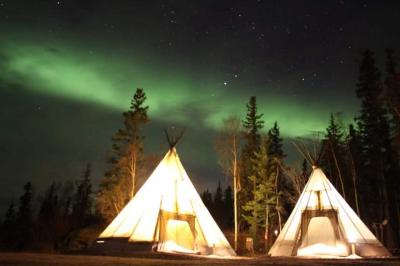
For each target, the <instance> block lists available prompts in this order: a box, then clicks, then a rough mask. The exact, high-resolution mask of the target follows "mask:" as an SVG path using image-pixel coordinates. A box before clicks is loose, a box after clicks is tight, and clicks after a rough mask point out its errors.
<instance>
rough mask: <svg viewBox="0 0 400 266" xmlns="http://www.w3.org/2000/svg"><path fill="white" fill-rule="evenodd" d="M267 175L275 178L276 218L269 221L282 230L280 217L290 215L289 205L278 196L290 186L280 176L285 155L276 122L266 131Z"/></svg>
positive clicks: (283, 177)
mask: <svg viewBox="0 0 400 266" xmlns="http://www.w3.org/2000/svg"><path fill="white" fill-rule="evenodd" d="M267 141H268V143H266V145H267V147H268V173H269V174H270V175H272V176H274V178H275V194H276V196H277V198H276V206H275V210H274V212H276V214H277V215H276V217H275V219H273V220H272V221H271V224H272V225H273V226H276V227H278V228H279V229H281V228H282V218H283V217H282V216H283V215H285V214H286V213H290V210H291V204H290V202H289V201H288V200H286V201H285V198H284V197H282V198H280V197H279V195H281V194H282V193H283V191H288V190H289V189H290V185H289V183H288V182H287V180H286V178H285V175H283V174H281V171H280V169H281V166H283V160H284V158H285V157H286V155H285V154H284V152H283V139H282V138H281V137H280V130H279V126H278V122H276V121H275V123H274V126H273V127H272V128H271V129H270V130H269V131H268V139H267Z"/></svg>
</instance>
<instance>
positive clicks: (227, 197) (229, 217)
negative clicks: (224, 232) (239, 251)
mask: <svg viewBox="0 0 400 266" xmlns="http://www.w3.org/2000/svg"><path fill="white" fill-rule="evenodd" d="M223 206H224V207H223V219H224V227H225V228H232V226H233V191H232V187H231V186H227V187H226V189H225V190H224V205H223Z"/></svg>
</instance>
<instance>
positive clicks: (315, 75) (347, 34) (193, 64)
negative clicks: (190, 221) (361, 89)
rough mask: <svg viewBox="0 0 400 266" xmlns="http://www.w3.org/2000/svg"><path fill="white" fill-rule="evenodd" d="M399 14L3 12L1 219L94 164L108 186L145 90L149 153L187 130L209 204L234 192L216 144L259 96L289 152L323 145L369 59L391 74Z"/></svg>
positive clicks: (304, 5)
mask: <svg viewBox="0 0 400 266" xmlns="http://www.w3.org/2000/svg"><path fill="white" fill-rule="evenodd" d="M116 2H118V3H116ZM399 14H400V1H344V0H343V1H283V0H280V1H266V0H265V1H262V0H260V1H250V0H246V1H220V0H219V1H215V0H214V1H208V0H203V1H183V0H182V1H133V0H132V1H102V0H96V1H84V0H64V1H63V0H60V1H55V0H54V1H45V0H40V1H39V0H38V1H32V0H27V1H18V0H0V99H1V105H0V140H1V141H0V178H1V193H0V211H2V210H3V209H4V206H6V205H8V204H9V203H10V201H11V199H12V198H14V199H16V198H17V197H18V196H19V194H20V191H21V187H22V185H23V184H24V183H25V182H27V181H29V180H31V181H32V182H33V184H34V185H35V187H36V191H37V192H40V191H41V190H42V189H43V187H44V186H45V185H48V184H49V183H50V182H51V181H52V180H60V181H62V180H68V179H77V178H79V177H80V175H81V173H82V171H83V169H84V168H85V165H86V163H88V162H90V163H91V164H92V166H93V175H92V179H93V181H94V183H96V184H97V183H98V180H99V179H100V178H101V176H102V173H103V172H104V170H105V168H106V164H105V162H106V155H107V152H108V151H109V150H110V145H111V142H110V139H111V136H112V135H113V133H114V132H115V131H116V130H117V129H118V128H119V127H121V126H122V116H121V113H122V112H123V111H125V110H127V108H129V104H130V100H131V97H132V95H133V93H134V92H135V89H136V88H137V87H143V88H144V90H145V92H146V94H147V96H148V101H147V104H148V105H149V106H150V113H149V115H150V118H151V120H152V121H151V123H150V124H149V126H148V127H147V129H146V149H147V151H149V152H155V153H157V154H160V155H161V154H164V153H165V152H166V149H167V144H166V141H165V137H164V133H163V131H162V129H163V128H164V127H170V126H175V127H176V128H182V127H186V128H187V130H186V133H185V136H184V138H183V139H182V141H181V143H179V144H178V152H179V153H180V156H181V159H182V161H183V164H184V165H185V167H186V170H187V171H188V173H189V175H190V176H191V178H192V180H193V182H194V183H195V184H196V187H197V188H198V189H199V190H203V189H205V188H207V187H209V188H213V187H214V186H215V184H216V182H217V181H218V180H219V179H220V180H221V181H224V177H223V176H222V174H221V173H220V170H219V168H218V166H217V160H216V156H215V153H214V151H213V138H214V136H215V134H216V130H218V128H219V126H220V125H221V121H222V119H223V118H225V117H227V116H229V115H238V116H240V117H244V115H245V104H246V102H247V101H248V99H249V97H250V96H252V95H256V96H257V100H258V104H259V110H260V111H261V112H262V113H264V119H265V121H266V129H268V128H270V127H271V126H272V123H273V122H274V121H278V123H279V125H280V127H281V133H282V135H283V136H284V137H286V139H290V138H293V137H296V136H302V137H306V136H310V135H312V134H313V132H316V131H323V130H324V129H325V128H326V126H327V123H328V120H329V115H330V113H336V112H341V113H342V117H343V120H344V121H345V122H350V121H351V119H352V118H353V117H354V116H355V115H356V113H357V111H358V109H359V103H358V100H357V99H356V97H355V93H354V90H355V84H356V82H357V71H358V61H359V60H360V53H361V52H362V51H363V50H365V49H367V48H369V49H372V50H374V51H375V52H376V54H377V59H378V63H379V64H380V66H381V68H382V66H383V64H384V49H385V48H387V47H391V48H394V49H396V48H399V46H400V45H399V44H400V27H399V26H398V25H399ZM266 129H265V131H266ZM286 147H287V151H286V152H287V153H288V154H289V156H291V157H292V158H293V156H294V155H293V149H292V148H290V147H289V145H286Z"/></svg>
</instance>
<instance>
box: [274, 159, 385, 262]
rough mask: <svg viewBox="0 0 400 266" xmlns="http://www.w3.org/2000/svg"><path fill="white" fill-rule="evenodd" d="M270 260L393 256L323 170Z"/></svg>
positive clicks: (317, 171) (306, 192)
mask: <svg viewBox="0 0 400 266" xmlns="http://www.w3.org/2000/svg"><path fill="white" fill-rule="evenodd" d="M268 254H269V255H271V256H316V257H322V256H334V257H347V256H350V255H351V256H352V257H356V256H361V257H380V256H390V253H389V252H388V251H387V249H386V248H385V247H384V246H383V245H382V244H381V243H380V242H379V241H378V240H377V239H376V238H375V236H374V235H373V234H372V233H371V231H370V230H369V229H368V228H367V227H366V226H365V224H364V223H363V222H362V221H361V219H360V218H359V217H358V216H357V214H356V213H355V212H354V211H353V210H352V209H351V207H350V206H349V205H348V204H347V202H346V201H345V200H344V199H343V198H342V196H341V195H340V194H339V193H338V192H337V191H336V189H335V187H334V186H333V185H332V184H331V182H329V180H328V179H327V178H326V176H325V174H324V173H323V172H322V170H321V169H320V168H317V167H313V171H312V173H311V176H310V178H309V180H308V182H307V184H306V186H305V188H304V190H303V192H302V194H301V195H300V198H299V200H298V202H297V204H296V206H295V208H294V210H293V211H292V213H291V215H290V216H289V219H288V220H287V222H286V224H285V226H284V227H283V229H282V231H281V233H280V234H279V236H278V238H277V239H276V241H275V243H274V245H273V246H272V248H271V249H270V251H269V253H268Z"/></svg>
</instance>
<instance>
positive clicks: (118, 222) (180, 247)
mask: <svg viewBox="0 0 400 266" xmlns="http://www.w3.org/2000/svg"><path fill="white" fill-rule="evenodd" d="M113 239H114V240H115V239H119V240H122V241H126V242H127V243H151V245H150V246H152V248H153V250H156V251H161V252H178V253H193V254H201V255H219V256H233V255H235V252H234V251H233V249H232V248H231V246H230V245H229V243H228V241H227V240H226V238H225V236H224V235H223V233H222V232H221V230H220V229H219V227H218V225H217V224H216V222H215V221H214V219H213V218H212V217H211V215H210V213H209V212H208V210H207V208H206V207H205V205H204V203H203V202H202V200H201V198H200V196H199V194H198V193H197V191H196V189H195V187H194V186H193V184H192V182H191V181H190V179H189V177H188V175H187V173H186V171H185V169H184V168H183V166H182V164H181V161H180V160H179V157H178V154H177V153H176V149H175V148H174V147H171V149H170V150H169V151H168V152H167V154H166V155H165V157H164V159H163V160H162V161H161V162H160V164H159V165H158V166H157V168H156V169H155V170H154V172H153V173H152V174H151V176H150V177H149V178H148V180H147V181H146V182H145V183H144V184H143V186H142V187H141V188H140V190H139V191H138V192H137V194H136V195H135V197H134V198H133V199H132V200H131V201H130V202H129V203H128V204H127V205H126V206H125V208H124V209H123V210H122V211H121V212H120V213H119V214H118V215H117V217H116V218H115V219H114V220H113V221H112V222H111V224H110V225H109V226H108V227H107V228H106V229H105V230H104V231H103V232H102V233H101V234H100V236H99V238H98V240H97V243H102V244H103V245H105V246H106V245H107V242H112V241H113ZM132 246H133V247H135V245H132Z"/></svg>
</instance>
